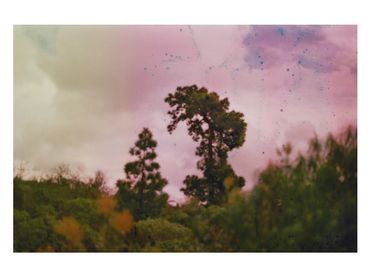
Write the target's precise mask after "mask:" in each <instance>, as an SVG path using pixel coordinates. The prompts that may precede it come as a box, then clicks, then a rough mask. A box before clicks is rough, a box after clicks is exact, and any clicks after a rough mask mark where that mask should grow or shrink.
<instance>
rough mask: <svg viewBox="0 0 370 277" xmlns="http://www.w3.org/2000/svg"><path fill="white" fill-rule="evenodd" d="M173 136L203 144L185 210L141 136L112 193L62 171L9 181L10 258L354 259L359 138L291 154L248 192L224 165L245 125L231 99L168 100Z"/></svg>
mask: <svg viewBox="0 0 370 277" xmlns="http://www.w3.org/2000/svg"><path fill="white" fill-rule="evenodd" d="M165 101H166V102H167V103H169V105H170V107H171V110H170V111H169V114H170V116H171V119H172V121H171V123H170V125H169V126H168V130H169V131H170V132H172V131H173V130H174V129H175V128H176V126H177V124H178V123H179V122H181V121H185V123H186V124H187V126H188V131H189V135H191V136H192V138H193V139H194V140H195V141H197V142H199V146H198V148H197V150H196V155H197V156H198V157H199V161H198V163H197V167H198V169H199V170H200V171H201V172H203V176H200V177H199V176H194V175H191V176H186V178H185V180H184V188H183V190H182V191H183V192H184V194H185V195H186V196H187V199H188V200H187V202H186V203H184V204H181V205H177V206H171V205H169V204H168V195H167V194H166V193H164V192H163V188H164V187H165V186H166V185H167V183H168V181H167V180H166V179H165V178H164V177H163V176H162V175H161V173H160V165H159V164H158V163H157V162H156V157H157V154H156V151H155V149H156V146H157V142H156V141H155V139H154V138H153V134H152V133H151V131H150V130H149V129H148V128H144V129H143V130H142V132H141V133H140V134H139V136H138V140H137V142H136V143H135V145H134V146H133V147H132V148H131V149H130V151H129V152H130V154H131V155H132V157H133V158H132V161H131V162H129V163H127V164H126V165H125V166H124V173H125V178H124V179H122V180H118V181H117V183H116V185H117V188H118V191H117V193H115V194H111V193H109V191H107V190H106V189H105V186H104V184H105V176H104V174H103V173H101V172H97V173H96V175H95V176H94V177H93V178H89V179H87V180H86V179H82V178H80V177H79V176H78V175H74V174H71V172H70V171H69V170H68V168H66V167H60V168H58V170H57V171H56V173H55V174H54V175H52V176H49V177H46V178H41V179H33V180H25V179H24V178H22V176H20V175H19V176H17V175H16V176H15V177H14V251H16V252H34V251H44V252H52V251H56V252H70V251H90V252H96V251H98V252H140V251H154V252H157V251H166V252H168V251H171V252H177V251H190V252H209V251H211V252H215V251H222V252H234V251H235V252H239V251H243V252H250V251H253V252H260V251H357V130H356V129H355V128H352V127H348V128H347V130H346V131H345V132H343V133H341V134H338V135H337V136H333V135H331V134H330V135H328V136H327V137H326V138H325V139H322V140H321V139H319V138H317V137H314V138H312V139H311V140H310V141H309V143H308V148H307V151H306V153H298V154H296V155H294V156H293V154H292V153H293V147H292V145H291V144H289V143H287V144H285V145H284V146H283V147H282V148H281V149H277V154H278V157H279V159H278V160H277V161H275V162H270V163H269V164H268V165H267V166H266V168H265V169H264V170H262V172H261V173H260V174H259V179H258V183H257V184H256V185H255V186H254V188H253V189H252V191H249V192H243V191H242V187H243V186H244V179H243V178H242V177H239V176H237V175H236V174H235V172H234V170H233V169H232V167H231V166H230V164H229V163H228V161H227V157H228V152H229V151H231V150H232V149H234V148H238V147H240V146H241V145H242V144H243V143H244V140H245V133H246V127H247V124H246V123H245V122H244V119H243V115H242V114H241V113H238V112H235V111H228V109H229V102H228V100H227V98H225V99H222V100H221V99H219V97H218V95H217V94H216V93H209V92H208V91H207V90H206V89H204V88H201V89H198V88H197V87H196V86H191V87H184V88H178V89H177V91H176V92H175V93H174V94H169V96H168V97H167V98H166V100H165Z"/></svg>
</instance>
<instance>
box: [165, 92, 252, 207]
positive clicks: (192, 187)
mask: <svg viewBox="0 0 370 277" xmlns="http://www.w3.org/2000/svg"><path fill="white" fill-rule="evenodd" d="M165 102H166V103H168V104H169V105H170V107H171V110H170V111H169V112H168V114H169V115H170V117H171V120H172V121H171V123H170V124H169V125H168V127H167V129H168V131H169V132H170V133H172V132H173V131H174V130H175V129H176V127H177V125H178V123H180V122H181V121H185V123H186V125H187V127H188V133H189V135H190V136H191V137H192V138H193V140H194V141H196V142H199V141H200V144H199V146H198V147H197V149H196V155H197V156H199V157H201V159H200V160H199V161H198V163H197V168H198V169H200V170H201V171H202V172H203V177H202V178H199V177H198V176H196V175H191V176H189V175H188V176H186V179H185V180H184V184H185V188H184V189H182V191H184V193H185V194H186V195H189V196H193V197H196V198H198V199H199V200H200V201H201V202H203V203H205V204H221V203H222V202H224V201H225V199H226V196H227V192H228V191H230V190H232V189H233V188H235V187H237V188H241V187H243V186H244V182H245V181H244V178H243V177H238V176H236V174H235V172H234V170H233V169H232V167H231V165H230V164H229V163H228V162H227V157H228V152H229V151H231V150H233V149H234V148H238V147H240V146H242V145H243V143H244V141H245V134H246V128H247V124H246V122H245V121H244V118H243V117H244V115H243V114H242V113H240V112H236V111H229V106H230V103H229V100H228V99H227V98H224V99H220V97H219V95H218V94H217V93H216V92H208V90H207V89H206V88H198V87H197V86H196V85H193V86H187V87H178V88H177V89H176V92H175V93H170V94H169V95H168V96H167V97H166V99H165Z"/></svg>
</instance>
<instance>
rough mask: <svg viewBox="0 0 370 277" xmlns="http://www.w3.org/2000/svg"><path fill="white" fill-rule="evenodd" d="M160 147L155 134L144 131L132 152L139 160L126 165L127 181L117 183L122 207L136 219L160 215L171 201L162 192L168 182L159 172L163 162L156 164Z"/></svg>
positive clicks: (145, 129)
mask: <svg viewBox="0 0 370 277" xmlns="http://www.w3.org/2000/svg"><path fill="white" fill-rule="evenodd" d="M156 147H157V142H156V141H155V140H154V139H153V135H152V133H151V132H150V130H149V129H148V128H144V129H143V131H142V132H141V133H140V134H139V140H138V141H136V143H135V146H134V147H132V148H131V149H130V152H129V153H130V154H131V155H132V156H135V157H136V158H137V159H136V160H135V161H132V162H129V163H127V164H126V165H125V169H124V170H125V173H126V179H125V180H119V181H118V183H117V185H118V188H119V190H118V194H117V197H118V202H119V205H120V208H128V209H130V211H131V212H132V213H133V214H134V217H135V219H144V218H147V217H152V216H156V215H158V214H159V213H160V210H161V209H162V207H163V205H165V204H166V202H167V199H168V196H167V194H165V193H164V192H162V189H163V187H164V186H165V185H166V184H167V180H166V179H165V178H163V177H162V176H161V173H160V172H159V168H160V166H159V163H157V162H155V161H154V160H155V158H156V157H157V154H156V153H155V148H156Z"/></svg>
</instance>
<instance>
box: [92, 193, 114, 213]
mask: <svg viewBox="0 0 370 277" xmlns="http://www.w3.org/2000/svg"><path fill="white" fill-rule="evenodd" d="M96 204H97V208H98V211H99V212H100V213H102V214H104V215H109V214H111V213H112V212H113V211H114V208H115V207H116V199H114V198H113V197H109V196H103V197H101V198H99V199H98V200H97V201H96Z"/></svg>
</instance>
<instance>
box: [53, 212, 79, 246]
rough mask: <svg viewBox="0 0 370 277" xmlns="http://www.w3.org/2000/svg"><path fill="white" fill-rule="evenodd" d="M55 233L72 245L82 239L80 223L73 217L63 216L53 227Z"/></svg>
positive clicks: (76, 244) (77, 243)
mask: <svg viewBox="0 0 370 277" xmlns="http://www.w3.org/2000/svg"><path fill="white" fill-rule="evenodd" d="M54 230H55V232H56V233H58V234H60V235H62V236H64V237H65V238H66V239H67V240H68V241H69V242H70V243H71V245H73V246H78V245H79V244H80V243H81V241H82V239H83V230H82V229H81V226H80V223H78V221H77V220H76V219H74V218H73V217H70V216H67V217H63V218H62V220H61V221H60V222H59V223H58V224H57V225H56V226H55V227H54Z"/></svg>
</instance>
